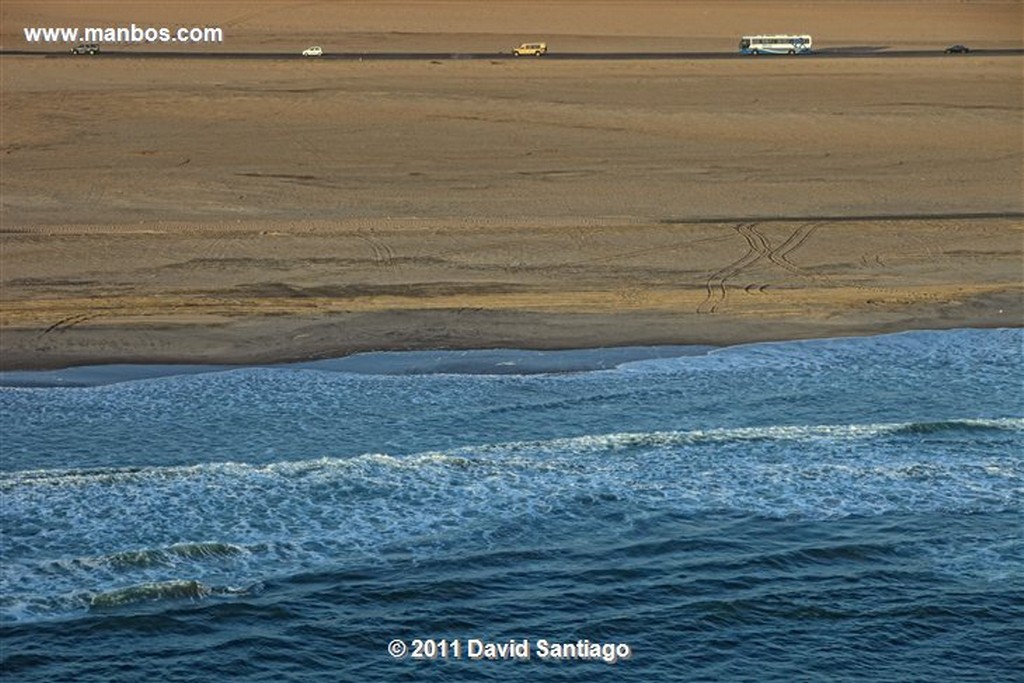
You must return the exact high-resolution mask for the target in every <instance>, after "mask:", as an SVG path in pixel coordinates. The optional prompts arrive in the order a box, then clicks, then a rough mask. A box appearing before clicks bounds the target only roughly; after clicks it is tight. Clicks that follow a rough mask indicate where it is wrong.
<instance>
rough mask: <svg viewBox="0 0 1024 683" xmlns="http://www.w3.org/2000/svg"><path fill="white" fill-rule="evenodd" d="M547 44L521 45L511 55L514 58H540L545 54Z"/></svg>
mask: <svg viewBox="0 0 1024 683" xmlns="http://www.w3.org/2000/svg"><path fill="white" fill-rule="evenodd" d="M547 51H548V44H547V43H523V44H522V45H520V46H519V47H517V48H516V49H514V50H512V54H514V55H515V56H516V57H529V56H530V55H533V56H534V57H540V56H541V55H543V54H547Z"/></svg>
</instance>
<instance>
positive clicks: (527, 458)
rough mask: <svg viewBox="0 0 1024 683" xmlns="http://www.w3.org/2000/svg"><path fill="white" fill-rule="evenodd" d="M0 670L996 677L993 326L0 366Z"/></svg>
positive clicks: (1011, 419) (1018, 647) (1001, 557)
mask: <svg viewBox="0 0 1024 683" xmlns="http://www.w3.org/2000/svg"><path fill="white" fill-rule="evenodd" d="M0 385H3V386H2V387H0V426H2V457H0V495H2V509H0V530H2V568H0V671H2V678H3V680H5V681H8V680H9V681H46V682H48V683H50V682H53V681H75V682H79V683H81V682H88V681H103V682H107V681H131V682H137V681H222V680H239V681H274V682H281V681H421V680H422V681H540V680H543V681H588V682H590V681H596V680H639V681H759V682H760V681H786V682H790V681H893V682H896V681H898V682H900V683H904V682H906V681H957V682H962V681H993V682H999V683H1004V682H1006V681H1020V680H1022V679H1024V678H1022V677H1024V674H1022V672H1024V655H1022V653H1024V571H1022V570H1024V495H1022V494H1024V331H1022V330H1021V329H996V330H954V331H943V332H912V333H903V334H894V335H883V336H874V337H864V338H850V339H831V340H817V341H802V342H786V343H770V344H754V345H746V346H734V347H728V348H720V349H712V348H706V347H663V348H635V349H608V350H596V351H575V352H547V353H541V352H526V351H475V352H437V353H429V352H419V353H403V354H368V355H363V356H355V357H352V358H348V359H340V360H337V361H324V362H319V363H307V364H299V365H282V366H274V367H248V368H225V367H181V368H168V367H126V366H119V367H106V368H81V369H71V370H66V371H59V372H48V373H43V372H40V373H15V372H9V373H0Z"/></svg>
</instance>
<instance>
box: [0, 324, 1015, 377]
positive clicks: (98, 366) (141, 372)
mask: <svg viewBox="0 0 1024 683" xmlns="http://www.w3.org/2000/svg"><path fill="white" fill-rule="evenodd" d="M1022 328H1024V325H1017V326H1000V325H988V326H975V327H943V328H935V327H932V328H929V327H920V328H908V329H899V330H890V331H874V332H867V333H863V334H843V335H821V336H810V337H793V338H784V339H750V340H745V341H744V340H737V341H734V342H732V343H725V344H648V345H621V346H591V347H574V348H562V347H559V348H548V349H530V348H508V347H481V348H459V349H425V348H423V349H402V350H373V351H355V352H352V353H348V354H345V355H338V356H325V357H320V358H313V359H304V360H294V359H278V360H270V361H265V362H220V363H213V362H208V363H194V362H190V361H188V360H183V361H182V362H166V361H163V362H153V363H148V362H125V361H118V362H110V363H87V364H79V365H69V366H59V367H49V368H45V367H44V368H40V367H24V368H16V369H0V389H2V388H33V389H41V388H57V387H65V388H83V387H93V386H104V385H108V384H117V383H121V382H129V381H137V380H146V379H156V378H161V377H173V376H181V375H198V374H207V373H216V372H228V371H231V370H240V369H247V368H266V369H295V370H323V371H329V372H343V373H349V374H356V375H430V374H460V375H462V374H467V375H532V374H564V373H574V372H592V371H598V370H607V369H612V368H616V367H619V366H621V365H623V364H626V363H632V362H637V361H645V360H657V359H664V358H680V357H685V356H701V355H707V354H710V353H714V352H717V351H722V350H726V349H730V348H738V347H745V346H757V345H762V344H788V343H799V342H810V343H814V342H827V341H836V340H850V339H867V338H871V337H880V336H891V335H901V334H914V333H922V334H928V333H941V332H954V331H966V330H1014V329H1022Z"/></svg>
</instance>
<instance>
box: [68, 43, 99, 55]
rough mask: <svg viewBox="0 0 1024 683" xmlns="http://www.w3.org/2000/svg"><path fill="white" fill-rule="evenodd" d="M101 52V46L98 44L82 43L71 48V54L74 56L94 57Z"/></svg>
mask: <svg viewBox="0 0 1024 683" xmlns="http://www.w3.org/2000/svg"><path fill="white" fill-rule="evenodd" d="M99 51H100V46H99V45H97V44H96V43H82V44H80V45H75V46H74V47H73V48H71V54H73V55H94V54H96V53H98V52H99Z"/></svg>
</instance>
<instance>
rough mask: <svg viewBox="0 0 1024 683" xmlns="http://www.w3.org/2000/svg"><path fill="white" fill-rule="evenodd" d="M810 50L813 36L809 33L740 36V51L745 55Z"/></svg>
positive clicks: (784, 53)
mask: <svg viewBox="0 0 1024 683" xmlns="http://www.w3.org/2000/svg"><path fill="white" fill-rule="evenodd" d="M810 52H811V37H810V36H807V35H801V36H795V35H794V36H788V35H774V36H743V37H742V38H740V53H742V54H745V55H762V54H763V55H805V54H810Z"/></svg>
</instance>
